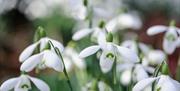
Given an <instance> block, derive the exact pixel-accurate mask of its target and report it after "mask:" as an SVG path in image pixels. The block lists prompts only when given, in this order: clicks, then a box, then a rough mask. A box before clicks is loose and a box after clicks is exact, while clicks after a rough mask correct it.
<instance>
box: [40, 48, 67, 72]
mask: <svg viewBox="0 0 180 91" xmlns="http://www.w3.org/2000/svg"><path fill="white" fill-rule="evenodd" d="M43 53H44V56H43V60H45V64H46V65H47V66H48V67H50V68H53V69H54V70H56V71H59V72H63V70H64V65H63V63H62V60H61V58H59V57H58V55H57V54H55V53H54V52H52V51H49V50H46V51H44V52H43Z"/></svg>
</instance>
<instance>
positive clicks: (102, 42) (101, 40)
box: [98, 32, 106, 49]
mask: <svg viewBox="0 0 180 91" xmlns="http://www.w3.org/2000/svg"><path fill="white" fill-rule="evenodd" d="M98 44H99V46H100V47H101V48H102V49H104V48H105V47H106V35H105V33H104V32H100V33H99V35H98Z"/></svg>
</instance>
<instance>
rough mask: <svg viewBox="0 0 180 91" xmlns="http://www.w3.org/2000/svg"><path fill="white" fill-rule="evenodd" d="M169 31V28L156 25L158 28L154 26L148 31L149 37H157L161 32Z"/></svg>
mask: <svg viewBox="0 0 180 91" xmlns="http://www.w3.org/2000/svg"><path fill="white" fill-rule="evenodd" d="M167 29H168V27H166V26H164V25H156V26H152V27H150V28H149V29H148V30H147V34H148V35H155V34H158V33H161V32H165V31H166V30H167Z"/></svg>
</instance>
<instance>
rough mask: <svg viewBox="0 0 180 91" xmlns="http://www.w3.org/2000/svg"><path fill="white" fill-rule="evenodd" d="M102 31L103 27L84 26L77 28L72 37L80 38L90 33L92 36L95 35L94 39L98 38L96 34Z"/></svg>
mask: <svg viewBox="0 0 180 91" xmlns="http://www.w3.org/2000/svg"><path fill="white" fill-rule="evenodd" d="M101 32H104V29H101V28H98V27H95V28H84V29H81V30H78V31H77V32H76V33H75V34H74V35H73V37H72V39H73V40H76V41H77V40H80V39H82V38H84V37H86V36H88V35H92V37H95V38H96V39H98V38H97V37H98V35H99V34H100V33H101Z"/></svg>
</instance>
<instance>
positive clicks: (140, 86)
mask: <svg viewBox="0 0 180 91" xmlns="http://www.w3.org/2000/svg"><path fill="white" fill-rule="evenodd" d="M156 79H158V78H147V79H144V80H141V81H139V82H138V83H137V84H136V85H135V86H134V87H133V90H132V91H142V90H143V89H145V88H146V87H148V86H149V85H151V84H152V83H153V82H154V81H155V80H156Z"/></svg>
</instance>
